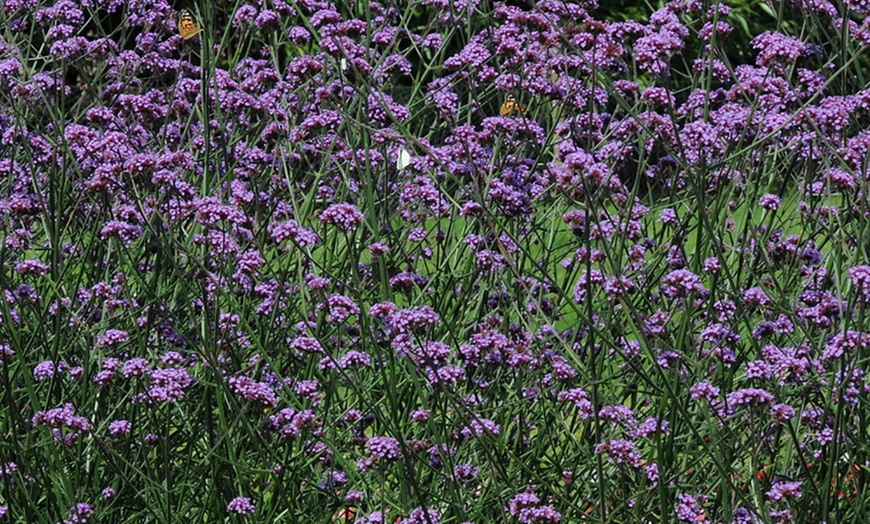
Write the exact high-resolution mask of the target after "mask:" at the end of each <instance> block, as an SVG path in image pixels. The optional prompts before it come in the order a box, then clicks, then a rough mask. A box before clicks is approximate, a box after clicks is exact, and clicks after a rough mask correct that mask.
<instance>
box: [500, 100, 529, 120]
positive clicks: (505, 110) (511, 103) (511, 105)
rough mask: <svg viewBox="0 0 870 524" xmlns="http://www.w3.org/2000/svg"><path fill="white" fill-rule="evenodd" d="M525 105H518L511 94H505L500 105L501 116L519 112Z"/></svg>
mask: <svg viewBox="0 0 870 524" xmlns="http://www.w3.org/2000/svg"><path fill="white" fill-rule="evenodd" d="M525 109H526V108H525V107H523V106H521V105H519V104H518V103H517V100H516V99H515V98H514V96H513V95H507V96H506V97H505V100H504V104H502V105H501V116H509V115H516V114H521V113H522V112H523V111H525Z"/></svg>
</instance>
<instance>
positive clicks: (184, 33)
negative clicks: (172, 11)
mask: <svg viewBox="0 0 870 524" xmlns="http://www.w3.org/2000/svg"><path fill="white" fill-rule="evenodd" d="M178 33H179V34H180V35H181V38H183V39H185V40H190V39H191V38H193V37H195V36H196V35H198V34H200V33H202V28H201V27H197V25H196V20H194V18H193V14H192V13H191V12H190V11H188V10H187V9H182V10H181V11H179V13H178Z"/></svg>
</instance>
